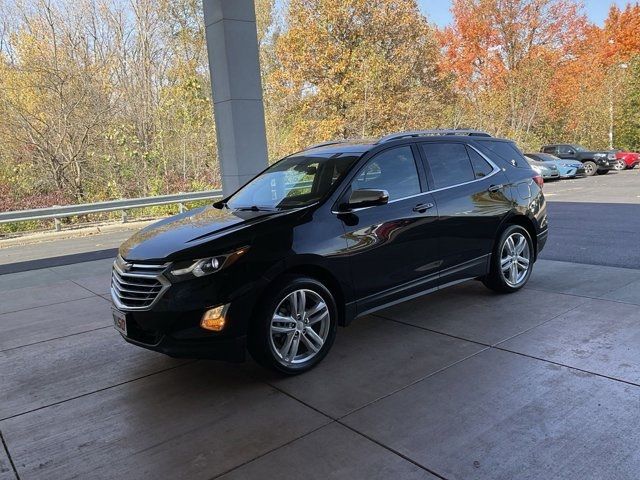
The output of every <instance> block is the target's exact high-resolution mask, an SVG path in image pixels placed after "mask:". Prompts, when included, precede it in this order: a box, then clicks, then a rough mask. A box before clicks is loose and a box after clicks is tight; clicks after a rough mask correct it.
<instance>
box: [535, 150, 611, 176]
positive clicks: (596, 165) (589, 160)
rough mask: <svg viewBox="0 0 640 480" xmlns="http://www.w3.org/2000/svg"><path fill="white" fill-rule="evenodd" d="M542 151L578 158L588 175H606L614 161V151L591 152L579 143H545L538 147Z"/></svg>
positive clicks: (563, 156)
mask: <svg viewBox="0 0 640 480" xmlns="http://www.w3.org/2000/svg"><path fill="white" fill-rule="evenodd" d="M540 151H541V152H542V153H550V154H551V155H555V156H556V157H558V158H563V159H567V160H578V161H580V162H582V165H583V166H584V173H585V174H586V175H588V176H590V177H591V176H593V175H595V174H596V173H598V175H606V174H607V173H609V171H610V170H612V169H613V168H614V166H615V163H616V153H615V152H612V151H611V152H606V151H602V152H591V151H589V150H587V149H586V148H584V147H581V146H580V145H571V144H568V143H562V144H554V145H545V146H544V147H542V148H541V149H540Z"/></svg>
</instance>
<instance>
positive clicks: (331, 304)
mask: <svg viewBox="0 0 640 480" xmlns="http://www.w3.org/2000/svg"><path fill="white" fill-rule="evenodd" d="M300 290H305V291H307V292H308V291H311V292H313V293H315V294H316V295H318V297H320V298H321V299H322V301H323V302H324V303H325V304H326V306H327V309H328V314H329V320H328V326H327V328H328V331H327V332H326V334H327V336H326V338H325V340H324V343H323V344H322V347H321V348H320V349H319V350H318V351H317V353H315V354H314V356H313V357H312V358H310V359H308V360H306V361H303V362H300V363H288V362H285V361H284V359H283V358H282V357H279V356H278V354H277V353H276V351H275V348H276V346H275V340H273V339H272V332H271V325H272V319H273V318H274V315H275V313H276V309H278V307H279V306H280V305H281V304H282V302H285V299H286V298H287V297H288V296H289V295H290V294H292V293H293V292H295V291H300ZM292 324H293V322H292ZM337 325H338V308H337V306H336V302H335V299H334V297H333V294H332V293H331V291H330V290H329V289H328V288H327V287H325V286H324V285H323V284H322V283H321V282H319V281H318V280H316V279H314V278H310V277H305V276H301V275H285V276H283V277H281V278H280V279H278V280H277V281H276V282H275V283H274V284H273V285H272V286H271V287H270V288H268V290H267V292H266V293H265V295H264V296H263V298H262V300H261V301H260V302H259V303H258V306H257V308H256V311H255V313H254V318H253V319H252V324H251V327H250V329H249V336H248V339H247V346H248V349H249V353H250V354H251V356H252V357H253V359H254V360H255V361H256V362H258V363H259V364H260V365H262V366H263V367H266V368H270V369H273V370H276V371H278V372H280V373H284V374H287V375H297V374H300V373H303V372H306V371H308V370H310V369H312V368H313V367H315V366H316V365H317V364H318V363H320V362H321V361H322V359H324V357H325V356H326V355H327V353H328V352H329V350H330V349H331V346H332V345H333V341H334V339H335V336H336V330H337ZM281 335H282V336H284V337H281V338H285V337H286V335H287V334H284V333H283V334H281ZM298 335H300V336H301V337H302V334H301V333H298ZM275 337H278V334H276V335H275ZM300 340H302V338H300ZM300 340H298V342H299V343H300V345H302V346H303V348H304V349H307V350H308V348H307V347H306V345H304V342H300ZM285 341H286V340H285ZM308 353H309V354H311V350H309V352H308ZM285 363H287V364H285Z"/></svg>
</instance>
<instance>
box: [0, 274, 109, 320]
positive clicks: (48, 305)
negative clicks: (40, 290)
mask: <svg viewBox="0 0 640 480" xmlns="http://www.w3.org/2000/svg"><path fill="white" fill-rule="evenodd" d="M74 283H75V282H74ZM76 285H77V284H76ZM78 286H80V285H78ZM82 288H84V287H82ZM18 290H19V289H18ZM85 290H87V291H89V290H88V289H86V288H85ZM90 293H91V294H92V295H87V296H86V297H80V298H72V299H69V300H61V301H59V302H53V303H47V304H44V305H36V306H35V307H26V308H19V309H18V310H9V311H8V312H2V313H0V316H2V315H9V314H10V313H18V312H26V311H28V310H34V309H36V308H44V307H54V306H56V305H61V304H63V303H67V302H75V301H76V300H86V299H87V298H93V297H96V296H97V297H99V296H100V295H98V294H97V293H93V292H90Z"/></svg>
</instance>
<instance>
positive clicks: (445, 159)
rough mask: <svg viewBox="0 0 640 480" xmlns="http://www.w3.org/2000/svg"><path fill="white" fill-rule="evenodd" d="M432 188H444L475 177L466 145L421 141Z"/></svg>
mask: <svg viewBox="0 0 640 480" xmlns="http://www.w3.org/2000/svg"><path fill="white" fill-rule="evenodd" d="M420 147H421V148H422V152H423V153H424V156H425V157H426V158H427V162H428V163H429V169H430V170H431V175H432V176H433V181H434V183H435V185H434V188H445V187H450V186H452V185H458V184H460V183H464V182H469V181H471V180H474V179H475V174H474V173H473V168H472V167H471V161H470V160H469V155H467V147H466V146H465V145H463V144H462V143H423V144H421V145H420Z"/></svg>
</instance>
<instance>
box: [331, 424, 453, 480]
mask: <svg viewBox="0 0 640 480" xmlns="http://www.w3.org/2000/svg"><path fill="white" fill-rule="evenodd" d="M336 422H337V423H338V424H340V425H342V426H343V427H345V428H348V429H349V430H351V431H352V432H354V433H356V434H357V435H360V436H362V437H364V438H366V439H367V440H369V441H370V442H373V443H375V444H376V445H378V446H380V447H382V448H384V449H385V450H388V451H389V452H391V453H393V454H395V455H397V456H399V457H400V458H402V459H404V460H405V461H407V462H409V463H411V464H412V465H415V466H416V467H418V468H420V469H422V470H424V471H426V472H428V473H430V474H431V475H433V476H435V477H438V478H440V479H441V480H448V479H447V477H444V476H442V475H440V474H439V473H437V472H436V471H434V470H431V469H430V468H427V467H425V466H424V465H422V464H420V463H418V462H417V461H415V460H413V459H412V458H411V457H409V456H407V455H405V454H403V453H400V452H399V451H397V450H396V449H394V448H391V447H389V446H388V445H385V444H383V443H381V442H379V441H377V440H376V439H375V438H372V437H370V436H369V435H367V434H365V433H362V432H361V431H359V430H356V429H355V428H353V427H351V426H349V425H347V424H345V423H343V422H341V421H340V420H336Z"/></svg>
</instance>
